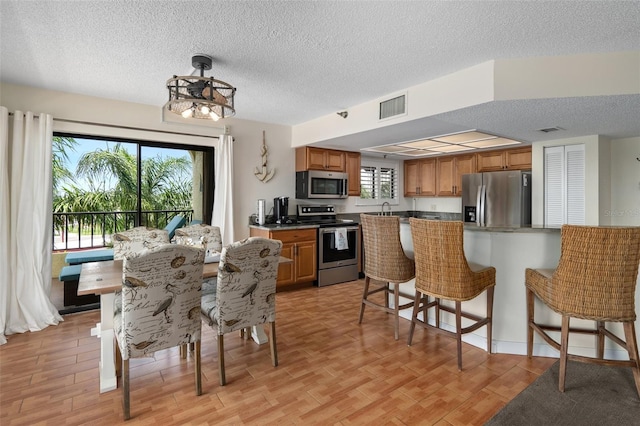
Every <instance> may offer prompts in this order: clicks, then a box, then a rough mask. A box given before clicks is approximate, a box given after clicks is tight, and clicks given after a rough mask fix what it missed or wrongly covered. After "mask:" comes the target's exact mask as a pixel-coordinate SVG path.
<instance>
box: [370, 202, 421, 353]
mask: <svg viewBox="0 0 640 426" xmlns="http://www.w3.org/2000/svg"><path fill="white" fill-rule="evenodd" d="M360 224H361V225H362V237H363V242H364V275H365V280H364V291H363V293H362V303H361V305H360V319H359V321H358V323H359V324H361V323H362V318H363V316H364V307H365V306H370V307H372V308H376V309H381V310H383V311H385V312H387V313H390V314H393V316H394V318H393V320H394V323H393V324H394V334H395V338H396V340H398V338H399V336H400V331H399V329H400V310H402V309H407V308H410V307H412V306H413V301H411V302H409V303H405V304H403V305H400V296H402V297H405V298H408V299H411V300H413V295H410V294H405V293H403V292H401V291H400V286H401V283H406V282H407V281H410V280H411V279H413V278H414V277H415V275H416V274H415V266H414V262H413V260H412V259H409V258H408V257H407V256H406V255H405V253H404V250H403V249H402V244H401V243H400V218H399V217H397V216H374V215H368V214H361V215H360ZM371 280H374V284H373V286H372V285H371ZM377 282H379V283H381V285H378V284H377ZM390 284H393V289H391V287H390ZM372 287H373V288H372ZM379 292H383V293H384V303H378V302H376V301H375V300H372V299H371V297H370V296H371V295H373V294H375V293H379ZM389 295H393V300H394V302H393V308H390V307H389Z"/></svg>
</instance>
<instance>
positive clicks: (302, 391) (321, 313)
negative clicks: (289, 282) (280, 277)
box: [0, 280, 556, 426]
mask: <svg viewBox="0 0 640 426" xmlns="http://www.w3.org/2000/svg"><path fill="white" fill-rule="evenodd" d="M362 287H363V281H362V280H359V281H355V282H352V283H345V284H338V285H334V286H329V287H323V288H317V287H310V288H304V289H299V290H296V291H290V292H283V293H278V295H277V302H276V303H277V312H278V313H277V322H276V327H277V336H276V337H277V343H278V358H279V363H280V364H279V366H278V367H275V368H274V367H272V365H271V360H270V356H269V345H262V346H258V345H256V344H255V343H253V341H245V340H242V339H241V338H240V337H239V335H237V334H236V333H233V334H230V335H227V336H225V348H226V353H225V361H226V367H227V370H226V372H227V385H226V386H224V387H221V386H220V385H219V383H218V369H217V345H216V341H215V335H214V334H213V332H212V330H211V329H210V328H209V327H207V326H203V342H202V359H203V366H202V372H203V395H202V396H199V397H198V396H196V395H195V386H194V379H193V376H194V374H193V373H194V370H193V368H194V362H193V358H192V357H191V354H190V355H189V356H188V357H187V359H186V360H182V359H181V358H180V356H179V351H178V349H177V348H175V349H170V350H165V351H161V352H157V353H156V354H155V356H154V357H153V358H145V359H134V360H132V361H131V413H132V419H131V420H130V421H128V422H127V423H128V424H132V425H134V424H149V425H165V424H175V425H184V424H304V425H308V424H335V425H352V424H407V425H409V424H425V425H428V424H436V425H482V424H483V423H484V422H486V421H487V420H488V419H489V418H491V417H492V416H493V415H494V414H495V413H496V412H498V411H499V410H500V408H502V407H503V406H504V405H505V404H506V403H507V402H508V401H509V400H511V399H512V398H513V397H514V396H516V395H517V394H518V393H519V392H520V391H522V390H523V389H524V388H525V387H526V386H527V385H529V384H530V383H531V382H533V381H534V380H535V379H536V378H537V377H538V376H539V375H540V374H542V373H543V372H544V371H545V370H546V369H547V368H548V367H550V366H551V365H552V364H553V363H554V362H555V361H556V360H555V359H550V358H533V359H532V360H528V359H527V358H526V357H525V356H516V355H500V354H498V355H496V354H494V355H489V354H487V353H486V352H484V351H483V350H481V349H478V348H475V347H473V346H470V345H466V344H465V345H464V348H463V367H464V370H463V371H462V372H458V371H457V368H456V350H455V341H454V340H453V339H451V338H447V337H446V336H440V335H438V334H435V333H432V332H429V331H428V330H424V329H422V328H420V327H417V328H416V332H415V335H414V338H413V344H412V346H411V347H408V346H407V343H406V338H407V332H408V329H409V322H408V321H406V320H401V324H400V325H401V327H400V332H401V335H400V340H398V341H396V340H394V339H393V320H392V317H391V316H390V315H387V314H385V313H383V312H378V311H374V310H370V309H367V310H366V311H365V317H364V322H363V324H362V325H359V324H358V312H359V305H360V298H361V291H362ZM523 315H524V313H523ZM64 318H65V321H64V322H62V323H60V324H59V325H58V326H52V327H48V328H47V329H45V330H43V331H40V332H35V333H24V334H18V335H11V336H9V337H8V343H7V344H6V345H3V346H0V423H1V424H2V425H5V426H6V425H33V424H55V425H65V424H66V425H76V424H92V425H96V424H104V425H112V424H116V423H124V422H123V416H122V406H121V401H122V393H121V392H122V391H121V388H118V389H117V390H115V391H112V392H108V393H104V394H100V393H99V391H98V362H99V347H100V342H99V341H98V339H97V338H95V337H92V336H91V335H90V329H91V328H92V327H93V326H94V324H95V323H96V322H97V321H98V320H99V313H98V312H97V311H92V312H83V313H78V314H72V315H66V316H65V317H64Z"/></svg>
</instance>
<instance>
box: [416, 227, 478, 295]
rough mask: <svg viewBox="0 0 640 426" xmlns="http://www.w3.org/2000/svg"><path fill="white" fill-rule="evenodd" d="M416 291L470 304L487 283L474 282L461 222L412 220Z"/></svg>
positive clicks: (476, 280)
mask: <svg viewBox="0 0 640 426" xmlns="http://www.w3.org/2000/svg"><path fill="white" fill-rule="evenodd" d="M409 223H410V225H411V238H412V240H413V253H414V255H415V261H416V284H415V287H416V289H417V290H421V291H423V292H424V293H427V294H430V295H432V296H434V297H441V298H444V299H449V300H458V301H464V300H470V299H473V298H474V297H475V296H477V295H478V294H479V293H480V292H482V291H483V290H484V289H485V288H486V287H487V283H484V282H482V280H478V279H474V276H473V274H472V271H471V268H470V267H469V264H468V262H467V258H466V257H465V255H464V245H463V242H464V241H463V232H464V226H463V223H462V222H461V221H446V220H426V219H416V218H410V219H409Z"/></svg>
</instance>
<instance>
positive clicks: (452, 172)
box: [436, 154, 476, 197]
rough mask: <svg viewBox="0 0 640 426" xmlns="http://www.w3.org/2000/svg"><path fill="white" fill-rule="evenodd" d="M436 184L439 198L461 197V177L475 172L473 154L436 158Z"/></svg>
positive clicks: (474, 157)
mask: <svg viewBox="0 0 640 426" xmlns="http://www.w3.org/2000/svg"><path fill="white" fill-rule="evenodd" d="M437 160H438V164H437V172H436V183H437V194H436V195H440V196H449V197H460V196H462V175H464V174H467V173H475V172H476V156H475V154H464V155H455V156H450V157H438V159H437Z"/></svg>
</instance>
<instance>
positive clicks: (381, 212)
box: [380, 201, 391, 216]
mask: <svg viewBox="0 0 640 426" xmlns="http://www.w3.org/2000/svg"><path fill="white" fill-rule="evenodd" d="M385 204H386V206H387V207H389V211H388V213H389V214H388V215H386V214H384V206H385ZM380 216H391V204H389V202H388V201H385V202H384V203H382V207H380Z"/></svg>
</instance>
